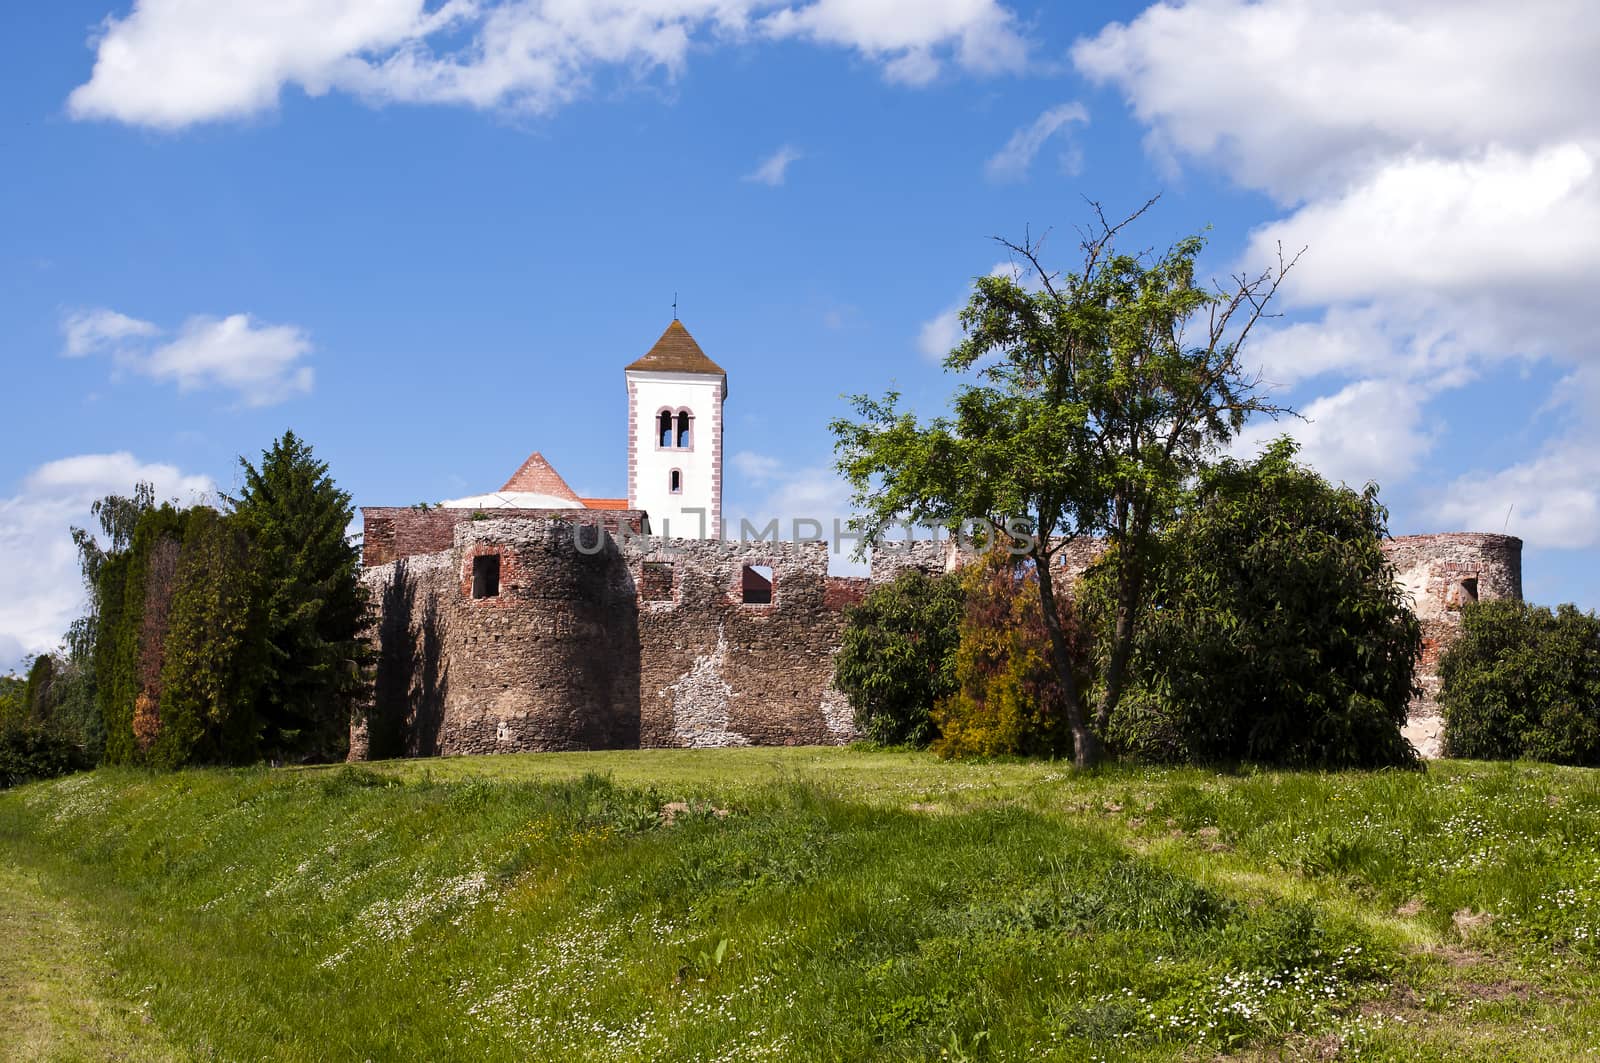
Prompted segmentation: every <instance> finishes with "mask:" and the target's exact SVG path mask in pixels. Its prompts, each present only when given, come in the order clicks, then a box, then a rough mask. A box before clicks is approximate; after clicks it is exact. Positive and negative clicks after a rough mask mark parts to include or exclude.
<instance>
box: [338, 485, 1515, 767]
mask: <svg viewBox="0 0 1600 1063" xmlns="http://www.w3.org/2000/svg"><path fill="white" fill-rule="evenodd" d="M366 513H367V516H368V529H369V538H368V541H367V544H366V556H367V558H368V561H367V564H368V567H367V568H366V569H365V572H364V577H363V578H364V579H365V580H366V582H367V585H368V587H369V589H370V590H371V592H372V595H373V600H374V602H375V603H377V604H378V606H379V608H378V610H377V613H378V616H377V619H376V620H375V622H374V625H373V628H372V631H371V633H370V637H371V640H372V642H373V644H374V646H375V648H376V649H377V655H378V676H377V682H376V684H375V687H374V694H373V699H372V703H371V704H370V705H369V706H367V709H366V711H365V712H364V713H362V714H358V723H357V724H356V726H355V727H354V728H353V730H352V736H351V757H352V759H364V758H366V757H369V756H370V757H385V756H407V755H409V756H416V755H430V754H457V753H489V752H512V751H526V750H536V751H537V750H562V749H602V748H606V749H614V748H636V747H641V746H642V747H664V746H665V747H702V746H738V745H799V744H829V743H843V742H848V741H851V740H852V739H853V738H855V737H856V733H855V729H854V725H853V721H852V718H851V712H850V708H849V705H848V703H847V702H846V700H845V699H844V697H843V696H842V695H841V694H840V693H839V692H838V691H837V690H836V689H835V688H834V686H833V656H834V654H835V652H837V649H838V646H839V642H840V637H841V633H842V630H843V624H844V609H845V608H846V607H847V606H848V605H850V604H852V603H854V602H858V601H860V600H861V598H862V597H863V596H864V595H865V593H866V592H867V590H868V589H870V587H871V586H872V585H874V584H876V583H881V582H884V581H886V580H890V579H893V578H894V576H895V575H897V574H898V573H899V572H901V571H904V570H905V569H907V568H914V569H918V570H921V571H925V572H930V573H938V572H945V571H949V570H951V569H953V568H956V567H958V566H959V564H960V562H961V561H962V560H963V558H962V557H961V555H959V554H958V553H957V552H956V551H954V550H952V549H951V547H950V546H949V544H948V543H947V542H944V541H928V540H923V541H918V542H915V543H913V544H911V545H910V547H909V548H902V549H898V550H886V551H881V552H880V553H879V554H878V556H876V557H875V558H874V561H873V566H872V572H871V576H870V577H867V578H860V579H851V578H841V577H831V576H829V575H828V572H827V567H828V554H827V546H826V544H823V543H780V542H757V543H731V542H724V541H717V540H692V539H691V540H679V539H674V540H661V539H651V538H644V537H639V536H636V535H628V534H626V532H627V531H637V529H638V527H639V526H640V523H641V519H640V518H642V515H641V514H636V513H626V512H625V513H620V514H618V513H604V514H601V513H596V514H593V515H592V516H591V515H589V514H584V516H583V519H584V520H586V521H591V522H592V523H591V524H587V525H582V524H573V523H571V522H570V520H569V518H570V517H571V516H572V514H571V512H570V511H566V512H564V513H562V514H561V515H560V516H559V517H556V516H552V515H551V514H547V513H538V512H537V511H517V512H515V513H514V514H508V515H501V514H499V513H494V514H488V515H485V514H477V515H476V518H477V519H474V515H472V514H468V513H466V512H457V511H451V510H443V511H441V510H428V511H418V510H367V511H366ZM374 518H376V521H377V527H376V528H374ZM385 521H387V522H388V524H387V527H385V525H384V523H383V522H385ZM602 527H604V528H606V529H607V530H608V531H609V532H612V533H615V534H605V535H602V534H601V528H602ZM442 529H448V531H449V540H448V542H447V544H446V546H445V547H443V548H440V549H436V550H429V549H426V548H427V547H430V546H433V545H434V544H436V543H437V542H438V541H439V539H440V538H442V537H443V530H442ZM622 529H626V531H624V530H622ZM374 530H376V531H378V532H379V533H380V534H379V535H378V537H377V538H376V539H374V538H373V536H372V532H373V531H374ZM408 548H413V552H411V553H409V554H406V553H404V552H403V551H404V550H406V549H408ZM1101 549H1102V546H1101V544H1100V543H1098V542H1095V541H1092V540H1082V541H1079V542H1074V543H1069V544H1067V545H1066V546H1065V548H1064V550H1063V553H1062V565H1063V567H1064V569H1065V570H1066V571H1067V572H1068V573H1070V574H1071V575H1073V576H1076V575H1079V574H1081V573H1082V572H1083V570H1084V569H1085V568H1087V566H1088V565H1089V564H1090V563H1092V561H1093V560H1094V558H1095V557H1096V556H1098V554H1099V552H1100V550H1101ZM1384 549H1385V552H1386V553H1387V554H1388V556H1389V558H1390V560H1391V561H1392V563H1393V564H1394V566H1395V570H1396V575H1397V578H1398V580H1399V581H1400V583H1401V584H1402V586H1403V588H1404V589H1405V591H1406V593H1407V594H1408V595H1409V596H1410V598H1411V600H1412V602H1413V603H1414V606H1413V607H1414V608H1415V609H1416V611H1417V615H1418V617H1419V618H1420V619H1421V621H1422V625H1423V634H1424V640H1425V645H1424V651H1423V657H1422V659H1421V661H1420V662H1419V665H1418V681H1419V684H1420V685H1421V686H1422V687H1423V695H1422V697H1420V698H1419V699H1418V700H1417V702H1416V703H1415V704H1414V705H1413V708H1412V718H1411V720H1410V722H1409V723H1408V725H1407V728H1406V734H1407V737H1408V738H1410V739H1411V741H1412V742H1413V744H1414V745H1416V746H1417V747H1418V748H1419V750H1421V751H1422V752H1423V753H1424V755H1428V756H1437V755H1439V753H1440V749H1439V734H1440V731H1441V729H1442V724H1441V721H1440V720H1439V715H1438V704H1437V694H1438V661H1439V657H1440V655H1441V654H1442V653H1443V652H1444V650H1445V649H1447V648H1448V647H1449V645H1450V644H1451V643H1452V642H1453V641H1454V640H1455V638H1456V637H1458V635H1459V631H1460V615H1459V609H1460V607H1461V605H1462V604H1464V603H1465V602H1467V601H1471V600H1475V599H1484V600H1487V599H1495V598H1520V597H1521V594H1522V587H1521V551H1522V543H1521V541H1520V540H1518V539H1515V538H1511V537H1508V536H1501V535H1477V534H1448V535H1420V536H1405V537H1401V538H1397V539H1393V540H1389V541H1388V542H1386V543H1385V545H1384ZM482 555H495V556H496V557H498V559H499V560H498V564H499V575H500V581H499V591H498V593H497V594H495V595H493V596H489V597H482V598H475V597H473V586H472V579H473V566H474V559H475V558H477V557H479V556H482ZM752 566H758V567H759V568H758V571H763V572H766V571H770V573H771V576H772V590H771V600H770V602H747V601H746V600H745V586H746V581H747V579H748V575H747V568H748V567H752Z"/></svg>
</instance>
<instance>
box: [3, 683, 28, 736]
mask: <svg viewBox="0 0 1600 1063" xmlns="http://www.w3.org/2000/svg"><path fill="white" fill-rule="evenodd" d="M27 704H28V681H27V680H26V679H23V678H20V677H18V676H15V675H0V731H10V730H14V729H16V728H18V727H21V726H22V724H23V721H24V720H25V719H26V718H27V712H26V709H27Z"/></svg>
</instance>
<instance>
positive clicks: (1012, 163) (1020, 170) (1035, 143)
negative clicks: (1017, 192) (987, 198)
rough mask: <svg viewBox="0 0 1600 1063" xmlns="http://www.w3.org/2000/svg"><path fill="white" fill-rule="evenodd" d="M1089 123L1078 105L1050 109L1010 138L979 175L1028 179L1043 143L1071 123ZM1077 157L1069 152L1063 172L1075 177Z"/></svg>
mask: <svg viewBox="0 0 1600 1063" xmlns="http://www.w3.org/2000/svg"><path fill="white" fill-rule="evenodd" d="M1088 120H1089V112H1088V111H1087V110H1085V109H1084V106H1083V105H1082V104H1081V103H1063V104H1061V105H1060V106H1058V107H1052V108H1050V109H1049V110H1048V111H1045V112H1044V113H1043V114H1041V115H1040V116H1039V117H1038V118H1035V119H1034V120H1033V121H1032V122H1031V123H1029V124H1028V125H1025V126H1023V127H1022V128H1021V129H1018V130H1017V131H1016V132H1015V133H1012V134H1011V139H1009V140H1007V141H1006V143H1005V147H1003V148H1001V149H1000V150H999V151H998V152H996V153H995V154H994V155H993V156H992V157H991V158H990V159H989V161H988V162H986V163H984V165H983V172H984V175H985V176H986V177H988V178H989V180H991V181H1021V180H1022V179H1024V178H1025V177H1027V176H1028V170H1029V168H1031V167H1032V166H1033V160H1034V159H1035V158H1036V157H1038V154H1039V150H1040V149H1041V148H1043V147H1044V145H1045V141H1047V140H1049V139H1050V138H1051V137H1053V136H1055V135H1056V134H1057V133H1058V132H1060V131H1061V130H1062V129H1064V128H1065V127H1067V126H1068V125H1071V124H1072V123H1075V122H1076V123H1084V122H1087V121H1088ZM1081 161H1082V160H1081V156H1079V155H1077V154H1076V153H1075V152H1073V151H1070V150H1069V152H1068V153H1067V154H1066V155H1064V157H1063V164H1062V166H1063V169H1064V170H1065V171H1066V172H1068V173H1075V172H1077V169H1078V167H1079V165H1081Z"/></svg>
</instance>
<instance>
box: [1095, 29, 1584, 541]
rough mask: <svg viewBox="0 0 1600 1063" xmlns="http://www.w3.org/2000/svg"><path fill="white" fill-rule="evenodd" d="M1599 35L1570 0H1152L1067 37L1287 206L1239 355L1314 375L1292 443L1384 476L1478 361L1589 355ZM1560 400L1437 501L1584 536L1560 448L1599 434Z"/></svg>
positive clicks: (1412, 458) (1157, 121)
mask: <svg viewBox="0 0 1600 1063" xmlns="http://www.w3.org/2000/svg"><path fill="white" fill-rule="evenodd" d="M1204 42H1214V43H1215V44H1216V45H1217V46H1203V45H1204ZM1224 42H1225V46H1223V44H1224ZM1197 45H1202V46H1197ZM1597 52H1600V20H1596V19H1595V18H1594V8H1593V4H1592V3H1590V2H1588V0H1531V2H1529V3H1524V4H1520V5H1505V4H1501V3H1496V2H1491V0H1412V2H1409V3H1406V4H1403V5H1396V4H1392V3H1388V2H1387V0H1341V2H1337V3H1318V2H1314V0H1163V2H1160V3H1156V4H1154V5H1152V6H1150V7H1148V8H1146V9H1145V11H1144V12H1143V13H1142V14H1140V15H1139V16H1138V17H1136V18H1134V19H1132V20H1131V21H1129V22H1127V23H1114V24H1112V25H1110V26H1108V27H1106V28H1105V29H1104V30H1102V31H1100V32H1099V33H1098V34H1096V35H1095V36H1094V37H1092V38H1089V39H1085V40H1081V41H1079V42H1078V43H1077V44H1076V45H1075V46H1074V48H1073V53H1072V54H1073V59H1074V61H1075V63H1076V64H1077V66H1078V68H1079V69H1080V71H1082V72H1083V73H1085V74H1086V75H1088V76H1089V77H1090V78H1091V79H1093V80H1096V81H1099V82H1102V83H1105V84H1110V85H1114V86H1116V87H1117V88H1119V89H1120V90H1121V91H1122V92H1123V93H1124V94H1125V96H1126V97H1127V99H1128V101H1129V103H1130V105H1131V106H1132V108H1133V111H1134V114H1135V115H1136V116H1137V117H1138V118H1139V119H1140V120H1141V121H1142V122H1144V123H1145V125H1146V126H1147V129H1148V133H1147V145H1148V147H1149V148H1150V151H1151V153H1152V156H1153V157H1156V158H1158V159H1166V160H1169V161H1170V162H1171V163H1172V164H1175V165H1181V164H1182V163H1184V162H1198V163H1200V164H1202V165H1205V166H1208V167H1215V168H1217V169H1219V170H1220V171H1222V172H1223V173H1224V174H1225V175H1226V176H1228V177H1230V178H1232V179H1233V180H1234V181H1235V182H1237V183H1238V184H1240V185H1244V186H1247V187H1251V188H1256V189H1261V190H1263V191H1265V192H1267V193H1268V194H1270V195H1271V196H1273V197H1274V198H1275V199H1276V200H1277V201H1278V202H1279V203H1280V204H1282V205H1283V208H1284V213H1283V215H1282V216H1281V217H1279V218H1277V219H1275V220H1272V221H1269V222H1267V223H1266V224H1264V225H1262V226H1260V227H1259V228H1258V229H1257V230H1256V231H1255V232H1254V233H1252V234H1251V240H1250V243H1249V247H1248V249H1247V251H1246V253H1245V255H1244V260H1243V262H1242V267H1243V268H1247V269H1259V268H1260V267H1261V266H1262V265H1265V264H1267V263H1268V262H1271V261H1274V260H1275V258H1274V256H1275V254H1276V250H1277V246H1278V245H1279V243H1280V242H1281V243H1282V245H1283V246H1284V247H1285V248H1287V249H1289V250H1290V251H1293V250H1295V249H1298V248H1299V247H1302V246H1305V247H1307V248H1308V251H1307V252H1306V255H1305V257H1304V258H1303V259H1302V260H1301V262H1300V265H1299V266H1298V267H1297V268H1296V269H1295V270H1294V271H1293V272H1292V273H1291V274H1290V276H1289V279H1288V280H1287V282H1286V283H1285V284H1284V286H1283V289H1282V291H1281V293H1280V295H1281V300H1282V304H1283V306H1284V307H1285V308H1286V309H1289V310H1291V311H1293V312H1294V314H1295V320H1293V321H1292V322H1291V323H1288V324H1282V325H1275V327H1273V328H1272V329H1270V330H1264V331H1263V332H1262V333H1261V334H1260V335H1258V337H1257V340H1256V342H1255V346H1254V348H1253V350H1252V352H1251V354H1252V357H1254V358H1256V359H1257V360H1258V361H1259V362H1260V363H1261V364H1263V366H1264V372H1265V374H1266V376H1267V377H1268V378H1269V379H1273V380H1277V381H1280V382H1282V383H1286V384H1295V383H1299V382H1304V381H1308V380H1311V379H1313V378H1315V379H1318V380H1321V381H1322V382H1323V383H1322V385H1321V387H1320V390H1323V391H1324V392H1325V394H1324V395H1323V396H1322V397H1321V398H1318V399H1315V400H1313V401H1312V402H1311V404H1310V405H1309V406H1308V407H1307V411H1308V412H1312V413H1315V414H1320V415H1321V416H1319V418H1318V423H1319V425H1320V424H1324V423H1325V424H1326V425H1327V427H1326V428H1318V427H1316V426H1308V427H1307V430H1306V434H1305V436H1304V438H1306V439H1307V456H1308V457H1310V458H1311V459H1312V460H1313V461H1314V462H1316V463H1318V464H1319V465H1322V464H1323V463H1327V466H1326V468H1325V471H1329V472H1331V473H1333V474H1335V475H1339V476H1341V477H1346V478H1350V477H1351V475H1352V474H1354V478H1355V479H1361V478H1364V477H1366V476H1373V477H1375V478H1377V479H1378V480H1379V481H1380V482H1383V483H1385V484H1386V485H1388V484H1390V483H1391V482H1392V481H1394V480H1395V479H1396V478H1402V479H1403V478H1404V476H1406V475H1408V474H1410V473H1413V472H1414V471H1416V470H1418V469H1420V468H1421V464H1420V462H1421V460H1422V459H1423V458H1424V457H1426V456H1427V455H1428V454H1429V452H1430V450H1431V448H1432V444H1433V439H1434V437H1435V435H1436V433H1435V432H1434V431H1432V430H1431V429H1430V428H1429V427H1428V424H1429V417H1428V412H1427V410H1428V404H1429V403H1430V402H1431V401H1432V400H1433V399H1434V398H1435V397H1436V396H1437V395H1438V394H1440V393H1441V392H1442V391H1444V390H1446V389H1449V388H1460V387H1468V386H1472V385H1473V383H1474V381H1475V380H1476V379H1479V378H1481V377H1482V376H1483V370H1484V369H1485V367H1488V366H1491V365H1493V364H1495V363H1497V362H1503V361H1505V360H1508V359H1550V360H1554V361H1555V362H1556V363H1557V364H1560V365H1564V366H1567V367H1569V368H1570V369H1571V370H1573V371H1574V372H1575V373H1579V374H1582V373H1592V372H1596V371H1600V323H1597V321H1596V319H1595V316H1594V314H1593V312H1592V306H1591V304H1592V301H1593V300H1592V295H1591V294H1590V293H1591V290H1592V288H1593V281H1592V278H1594V277H1595V276H1597V275H1600V244H1597V243H1596V241H1595V240H1594V239H1593V237H1592V234H1593V233H1595V232H1597V231H1600V111H1596V110H1595V108H1593V107H1591V106H1589V101H1590V100H1591V99H1592V98H1593V97H1594V96H1595V95H1596V94H1597V93H1600V65H1597V64H1595V63H1594V62H1593V61H1592V60H1593V56H1594V55H1595V54H1596V53H1597ZM1597 397H1600V395H1597ZM1572 422H1573V423H1572V426H1571V427H1570V429H1569V430H1566V431H1563V432H1560V433H1558V434H1556V435H1555V436H1553V437H1552V438H1551V439H1550V441H1549V442H1548V443H1547V444H1546V445H1545V446H1544V447H1543V449H1541V450H1540V451H1539V452H1538V453H1536V454H1533V455H1529V456H1525V457H1521V458H1518V457H1517V456H1516V455H1512V456H1510V457H1511V461H1510V464H1509V465H1508V466H1507V467H1506V468H1505V469H1502V470H1500V471H1498V472H1496V471H1492V470H1491V471H1485V472H1478V473H1474V474H1472V475H1471V476H1467V477H1462V478H1460V479H1459V480H1457V482H1456V483H1455V484H1454V485H1453V486H1452V488H1451V490H1450V491H1449V492H1448V497H1447V498H1446V499H1444V500H1441V501H1439V502H1438V503H1437V504H1436V505H1435V507H1434V515H1435V516H1436V517H1437V518H1438V519H1440V520H1443V521H1451V522H1457V521H1459V522H1468V523H1470V524H1471V526H1474V527H1478V528H1488V529H1490V530H1493V529H1497V528H1499V527H1500V525H1501V522H1502V521H1503V519H1504V510H1505V507H1506V506H1507V505H1511V504H1513V503H1515V504H1516V506H1517V513H1519V514H1522V515H1523V517H1522V518H1521V519H1522V520H1523V521H1524V524H1523V527H1524V534H1526V535H1527V537H1528V538H1529V541H1530V543H1531V544H1533V545H1570V544H1572V543H1574V542H1577V541H1578V540H1580V539H1582V538H1583V536H1582V535H1580V534H1579V533H1578V529H1579V528H1580V527H1581V526H1582V524H1583V521H1584V520H1585V519H1586V517H1587V515H1589V514H1590V512H1591V510H1590V509H1589V508H1588V507H1589V506H1590V505H1591V503H1592V502H1593V499H1594V496H1593V492H1592V490H1590V491H1589V492H1588V493H1586V492H1585V488H1584V487H1583V485H1582V476H1583V475H1592V474H1593V473H1594V472H1596V471H1597V470H1595V469H1594V468H1593V467H1592V465H1591V466H1584V465H1583V464H1582V463H1578V462H1575V457H1576V456H1580V455H1582V454H1584V453H1586V452H1587V453H1592V452H1596V451H1597V450H1600V447H1594V446H1588V445H1589V444H1597V443H1600V403H1591V404H1590V405H1588V406H1587V407H1585V408H1582V409H1574V410H1573V412H1572ZM1297 434H1298V433H1297ZM1346 436H1347V437H1348V438H1345V437H1346ZM1586 447H1587V450H1586ZM1574 468H1579V469H1585V468H1586V469H1588V472H1587V473H1581V472H1580V473H1574V472H1573V471H1572V470H1573V469H1574ZM1542 489H1547V491H1546V493H1544V494H1539V493H1538V492H1539V491H1540V490H1542ZM1496 509H1498V511H1499V515H1498V516H1494V511H1495V510H1496ZM1491 516H1494V519H1493V520H1492V521H1491V520H1490V519H1489V518H1490V517H1491ZM1587 541H1589V542H1591V543H1592V542H1594V541H1595V540H1594V539H1593V538H1592V537H1591V538H1590V539H1589V540H1587Z"/></svg>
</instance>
